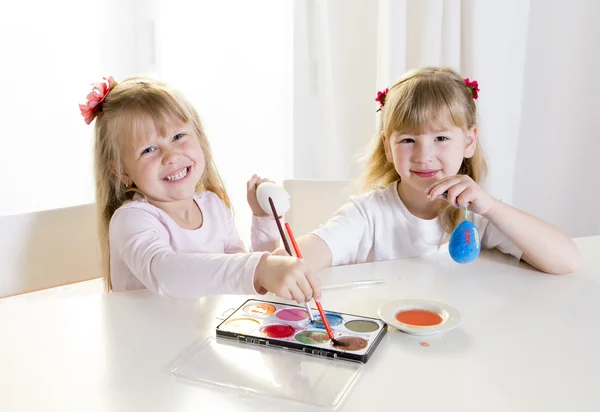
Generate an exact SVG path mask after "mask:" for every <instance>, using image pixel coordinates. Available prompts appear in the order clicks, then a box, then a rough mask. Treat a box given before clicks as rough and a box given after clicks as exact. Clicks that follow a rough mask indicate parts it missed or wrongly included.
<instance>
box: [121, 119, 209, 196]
mask: <svg viewBox="0 0 600 412" xmlns="http://www.w3.org/2000/svg"><path fill="white" fill-rule="evenodd" d="M163 129H165V135H164V136H160V135H159V133H158V131H157V129H156V127H155V125H154V123H153V122H149V124H147V125H146V127H143V128H142V130H143V133H139V136H136V138H134V139H133V141H130V142H122V143H123V144H122V145H121V148H122V151H121V153H122V157H121V159H122V163H123V171H124V173H123V175H122V180H123V182H124V183H125V184H127V185H131V184H135V186H136V187H137V188H138V189H139V190H140V191H141V192H143V193H144V194H145V195H146V197H147V199H148V201H149V202H150V203H154V204H157V203H165V202H177V201H181V200H187V199H189V198H192V197H193V195H194V193H195V191H196V185H197V184H198V182H199V181H200V179H201V178H202V174H203V172H204V168H205V165H206V164H205V159H204V153H203V151H202V148H201V146H200V141H199V139H198V136H196V132H195V129H194V127H193V125H192V124H191V123H190V122H188V123H187V124H178V123H177V122H172V123H170V126H168V127H164V128H163Z"/></svg>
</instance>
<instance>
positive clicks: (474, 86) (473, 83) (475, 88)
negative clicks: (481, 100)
mask: <svg viewBox="0 0 600 412" xmlns="http://www.w3.org/2000/svg"><path fill="white" fill-rule="evenodd" d="M465 85H466V86H467V87H468V88H469V89H471V94H472V95H473V99H475V100H477V98H478V97H479V84H478V83H477V80H469V78H468V77H467V78H466V79H465Z"/></svg>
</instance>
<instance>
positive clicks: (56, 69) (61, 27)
mask: <svg viewBox="0 0 600 412" xmlns="http://www.w3.org/2000/svg"><path fill="white" fill-rule="evenodd" d="M66 10H68V12H66ZM132 13H133V10H132V3H131V1H118V2H117V1H116V0H107V1H104V2H100V3H95V2H82V1H78V0H53V1H51V2H47V1H35V2H17V1H10V2H3V3H2V11H1V12H0V61H1V62H2V63H0V79H2V88H1V92H0V125H1V127H0V141H1V142H2V146H1V148H0V175H1V176H2V184H1V186H0V194H1V200H2V201H1V202H0V215H8V214H17V213H24V212H30V211H35V210H44V209H52V208H59V207H65V206H72V205H77V204H82V203H88V202H92V201H93V200H94V189H93V177H92V174H93V170H92V163H91V159H92V128H91V127H89V126H86V124H85V123H84V122H83V118H82V117H81V115H80V113H79V108H78V105H77V104H78V103H80V102H83V101H84V100H85V96H86V94H87V93H88V92H89V91H90V83H91V82H94V81H99V80H101V78H102V76H103V75H104V76H106V75H107V74H108V73H110V74H112V75H114V76H116V77H117V78H118V77H121V76H123V75H125V74H126V73H129V72H130V71H132V70H134V69H135V63H134V58H133V57H134V56H135V53H134V51H135V45H134V43H133V42H132V41H131V39H132V38H133V37H134V36H133V31H132V30H133V29H132V26H131V25H130V24H128V23H129V22H130V21H131V20H132V17H131V16H132Z"/></svg>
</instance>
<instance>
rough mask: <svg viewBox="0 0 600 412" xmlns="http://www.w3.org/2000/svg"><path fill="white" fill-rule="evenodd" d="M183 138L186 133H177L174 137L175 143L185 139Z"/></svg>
mask: <svg viewBox="0 0 600 412" xmlns="http://www.w3.org/2000/svg"><path fill="white" fill-rule="evenodd" d="M183 136H185V134H184V133H177V134H176V135H175V136H173V141H176V140H179V139H183Z"/></svg>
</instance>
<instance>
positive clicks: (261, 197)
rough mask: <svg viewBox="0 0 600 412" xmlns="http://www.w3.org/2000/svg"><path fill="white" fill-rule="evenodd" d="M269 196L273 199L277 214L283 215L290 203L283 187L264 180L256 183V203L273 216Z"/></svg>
mask: <svg viewBox="0 0 600 412" xmlns="http://www.w3.org/2000/svg"><path fill="white" fill-rule="evenodd" d="M269 198H271V199H273V204H274V205H275V209H276V210H277V214H278V215H279V216H283V215H284V214H285V212H287V211H288V210H289V208H290V204H291V201H290V195H289V193H288V192H287V191H286V190H285V189H284V188H283V187H281V186H279V185H276V184H275V183H271V182H264V183H261V184H260V185H258V187H257V188H256V199H257V200H258V204H259V205H260V207H261V208H262V210H264V211H265V213H267V214H269V215H271V216H273V211H272V210H271V204H270V203H269Z"/></svg>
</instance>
